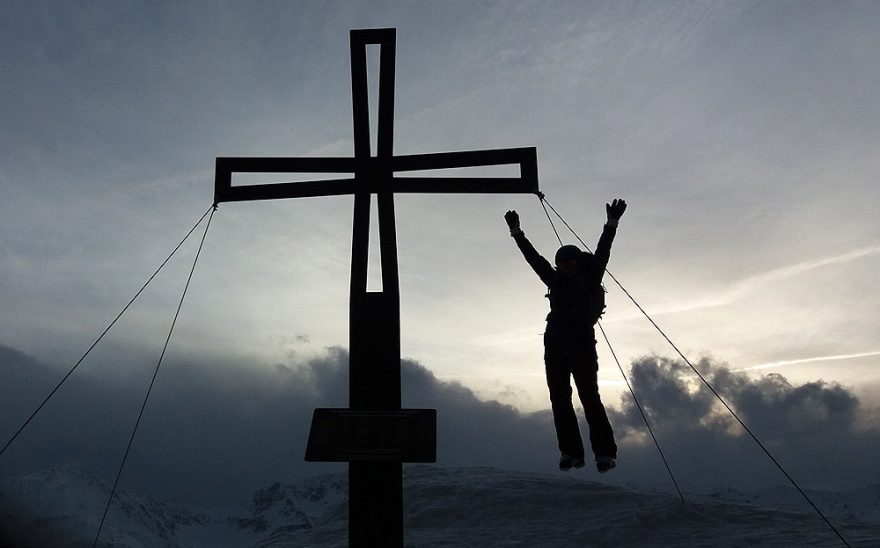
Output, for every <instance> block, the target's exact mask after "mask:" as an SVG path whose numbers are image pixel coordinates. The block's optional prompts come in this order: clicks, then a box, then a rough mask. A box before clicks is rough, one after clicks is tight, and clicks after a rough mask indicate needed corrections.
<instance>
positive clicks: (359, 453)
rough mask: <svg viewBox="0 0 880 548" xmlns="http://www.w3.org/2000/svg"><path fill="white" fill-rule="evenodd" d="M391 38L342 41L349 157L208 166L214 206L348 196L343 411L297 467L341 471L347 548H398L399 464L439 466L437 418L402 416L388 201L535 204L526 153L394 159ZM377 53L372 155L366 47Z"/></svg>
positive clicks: (324, 424) (331, 416)
mask: <svg viewBox="0 0 880 548" xmlns="http://www.w3.org/2000/svg"><path fill="white" fill-rule="evenodd" d="M395 43H396V31H395V29H370V30H352V31H351V91H352V107H353V115H354V157H342V158H340V157H335V158H330V157H319V158H302V157H299V158H231V157H225V158H217V164H216V177H215V188H214V202H215V204H216V203H220V202H231V201H246V200H269V199H279V198H303V197H310V196H336V195H347V194H353V195H354V230H353V234H352V252H351V295H350V316H349V322H350V324H349V360H350V361H349V408H348V409H317V410H316V411H315V416H314V417H313V421H312V431H311V433H310V436H309V446H308V448H307V450H306V460H310V461H347V462H348V463H349V545H350V546H371V547H372V546H383V547H393V546H400V547H402V546H403V469H402V463H403V462H435V461H436V414H435V413H436V412H435V410H433V409H422V410H418V409H401V399H400V287H399V277H398V266H397V236H396V231H395V224H394V223H395V220H394V193H400V192H403V193H429V192H430V193H518V194H527V193H537V192H538V170H537V159H536V152H535V149H534V148H533V147H532V148H508V149H494V150H477V151H466V152H444V153H434V154H414V155H402V156H395V155H394V153H393V142H394V140H393V131H394V62H395V47H396V45H395ZM368 44H377V45H379V48H380V50H379V97H378V104H379V108H378V121H377V124H378V126H377V143H376V145H377V146H376V154H375V156H374V155H372V153H371V147H370V116H369V99H368V94H367V89H368V85H367V45H368ZM497 165H518V166H519V169H520V175H519V176H518V177H405V176H400V175H398V173H400V172H413V171H423V170H441V169H450V168H467V167H478V166H497ZM233 173H351V174H352V176H351V177H347V178H344V179H331V180H316V181H300V182H285V183H272V184H254V185H235V186H234V185H233V184H232V175H233ZM373 194H375V195H376V196H377V205H378V222H379V248H380V253H381V267H382V268H381V270H382V290H381V291H367V265H368V246H369V229H370V200H371V197H372V195H373Z"/></svg>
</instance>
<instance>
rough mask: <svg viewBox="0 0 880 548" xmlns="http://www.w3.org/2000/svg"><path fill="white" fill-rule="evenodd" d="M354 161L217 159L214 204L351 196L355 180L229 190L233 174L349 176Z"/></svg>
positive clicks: (347, 159) (279, 184)
mask: <svg viewBox="0 0 880 548" xmlns="http://www.w3.org/2000/svg"><path fill="white" fill-rule="evenodd" d="M354 172H355V159H354V158H350V157H349V158H271V157H269V158H229V157H224V158H217V163H216V169H215V171H214V203H218V204H219V203H220V202H239V201H249V200H273V199H278V198H307V197H312V196H335V195H338V194H351V193H353V192H354V187H353V186H352V185H353V184H354V178H353V177H352V178H351V179H333V180H326V181H306V182H297V183H273V184H266V185H241V186H232V174H233V173H351V174H352V175H354Z"/></svg>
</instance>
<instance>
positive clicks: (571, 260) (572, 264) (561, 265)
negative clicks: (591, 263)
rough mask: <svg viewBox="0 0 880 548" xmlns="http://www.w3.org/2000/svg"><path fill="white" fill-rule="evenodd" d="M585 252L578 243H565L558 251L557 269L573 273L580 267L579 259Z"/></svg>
mask: <svg viewBox="0 0 880 548" xmlns="http://www.w3.org/2000/svg"><path fill="white" fill-rule="evenodd" d="M581 255H583V252H582V251H581V250H580V249H579V248H578V247H577V246H576V245H564V246H562V247H560V248H559V249H558V250H557V251H556V257H555V262H556V269H557V270H559V271H560V272H564V273H571V272H575V271H577V269H578V260H579V259H580V257H581Z"/></svg>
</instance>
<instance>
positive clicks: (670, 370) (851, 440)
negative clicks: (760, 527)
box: [611, 356, 880, 490]
mask: <svg viewBox="0 0 880 548" xmlns="http://www.w3.org/2000/svg"><path fill="white" fill-rule="evenodd" d="M695 367H696V368H697V369H698V370H699V371H700V372H701V374H702V375H703V376H704V377H705V378H706V379H707V381H708V382H709V383H710V384H711V385H712V386H713V387H714V388H715V390H716V391H717V392H718V393H719V395H720V396H721V397H722V398H723V399H724V400H725V401H726V402H727V404H728V405H729V406H730V407H731V408H733V409H734V411H735V412H736V413H737V415H738V416H739V417H740V418H741V419H742V420H743V422H745V424H746V425H747V426H748V427H749V429H750V430H751V431H752V432H753V433H754V434H755V436H756V437H757V438H758V439H759V440H760V441H761V442H762V443H763V444H764V446H765V447H766V448H767V449H768V450H769V451H770V452H771V453H772V454H773V456H774V458H776V459H777V460H778V461H779V462H780V463H781V464H782V465H783V466H784V467H786V469H787V471H788V472H789V473H790V474H791V475H792V476H793V477H794V478H795V479H796V480H798V479H799V480H800V482H801V483H802V484H806V485H808V486H810V487H825V488H828V487H838V488H840V487H844V486H846V487H853V486H856V485H864V484H871V483H876V482H878V481H880V474H878V471H877V470H876V466H875V464H874V463H873V462H871V459H868V458H866V457H865V456H866V455H876V454H877V451H878V450H880V429H878V423H876V421H874V420H873V417H874V416H875V414H876V411H874V410H870V409H865V408H863V407H862V405H861V404H860V402H859V399H858V398H857V397H856V396H855V395H854V394H853V393H852V392H851V391H850V390H849V389H847V388H845V387H843V386H841V385H839V384H836V383H826V382H824V381H816V382H808V383H806V384H803V385H799V386H795V385H792V384H791V383H789V382H788V380H787V379H786V378H785V377H783V376H782V375H780V374H777V373H771V374H769V375H766V376H763V377H760V378H757V379H755V378H752V377H749V376H746V375H745V374H743V373H739V372H734V371H731V369H730V368H729V367H728V366H727V365H725V364H720V363H717V362H715V361H713V360H710V359H708V358H706V359H703V360H701V361H700V362H698V363H697V364H696V365H695ZM630 376H631V382H632V384H633V389H634V390H635V392H636V394H637V395H638V396H639V398H640V401H641V403H642V406H643V407H644V409H645V412H646V415H647V417H648V420H649V421H650V422H651V423H652V426H653V427H654V429H655V433H656V434H657V438H658V439H659V440H660V444H661V447H662V448H663V449H664V451H667V456H668V457H669V460H670V463H671V467H672V469H673V473H675V472H676V470H677V471H678V476H679V477H680V478H681V479H683V480H684V481H683V483H684V484H685V486H686V487H688V488H690V489H693V490H706V489H711V488H712V487H713V484H714V486H718V485H737V486H741V487H746V488H752V487H759V486H762V485H766V484H768V483H769V484H774V483H780V484H785V483H787V481H786V480H785V478H784V476H782V475H781V473H780V472H779V471H778V469H776V467H775V466H774V465H773V464H772V462H771V461H770V460H769V458H768V457H767V456H766V454H764V453H763V452H762V451H761V449H760V448H759V447H758V445H757V444H756V443H755V442H754V440H752V439H751V437H750V436H749V435H748V434H747V433H746V432H745V431H744V430H743V428H742V427H741V426H740V425H739V424H737V422H736V420H735V419H734V418H733V417H732V415H731V414H730V413H729V412H727V410H726V409H724V407H723V406H722V405H721V404H720V403H719V402H718V400H717V399H716V398H715V396H714V395H713V394H712V393H711V392H710V391H709V390H708V389H707V388H706V387H705V386H703V385H702V383H701V382H700V381H699V380H698V379H697V377H696V375H694V373H693V372H692V371H691V370H690V368H689V367H688V366H687V365H685V364H684V363H682V362H680V361H677V360H671V359H667V358H661V357H656V356H652V357H644V358H641V359H638V360H636V361H635V362H634V363H633V364H632V369H631V373H630ZM611 420H612V423H613V424H615V425H616V428H617V431H618V435H619V437H620V438H621V440H622V442H621V445H622V452H623V453H624V454H627V453H628V454H630V455H632V456H633V457H636V458H637V460H639V462H646V461H647V455H646V453H645V452H646V451H648V450H652V451H654V449H653V447H652V446H651V445H649V443H646V435H645V426H644V422H643V420H642V419H641V416H640V415H639V414H638V409H637V408H636V406H635V403H634V402H633V401H632V399H626V398H624V400H623V401H622V406H621V410H620V411H619V412H617V411H612V412H611ZM647 441H649V440H647Z"/></svg>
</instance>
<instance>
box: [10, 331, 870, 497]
mask: <svg viewBox="0 0 880 548" xmlns="http://www.w3.org/2000/svg"><path fill="white" fill-rule="evenodd" d="M153 359H155V358H153ZM347 364H348V354H347V352H346V351H345V350H343V349H339V348H333V349H328V350H327V351H326V352H325V353H323V354H322V355H320V356H317V357H314V358H311V359H306V360H303V361H302V362H301V363H294V364H276V365H273V366H266V365H263V366H260V365H254V364H252V363H247V362H246V360H244V359H242V360H238V361H236V360H232V359H229V358H222V359H221V358H216V357H215V358H208V357H204V356H201V357H195V356H191V357H189V358H187V359H181V358H178V359H174V358H173V357H169V361H168V362H167V363H165V364H163V366H162V370H161V371H160V374H159V379H158V381H157V384H156V387H155V389H154V392H153V396H152V398H151V401H150V405H149V406H148V408H147V412H146V414H145V416H144V419H143V422H142V423H141V429H140V431H139V434H138V437H137V439H136V440H135V443H134V446H133V448H132V453H131V455H130V457H129V461H128V464H127V466H126V470H125V474H124V475H123V478H122V483H121V485H122V488H124V489H127V490H132V491H136V492H140V493H142V494H145V495H153V496H157V497H162V498H165V499H168V500H176V501H182V502H193V503H198V504H210V505H223V504H228V503H236V502H241V501H245V500H247V499H248V498H249V496H250V495H251V494H252V493H253V491H254V490H255V489H256V488H260V487H263V486H265V485H268V484H270V483H272V482H274V481H279V480H280V481H293V480H297V479H301V478H303V477H307V476H311V475H315V474H318V473H323V472H327V471H343V470H344V469H345V468H344V465H340V464H314V463H306V462H304V461H303V455H304V451H305V443H306V439H307V435H308V428H309V423H310V420H311V414H312V410H313V409H314V408H315V407H345V406H346V405H347V385H348V375H347V369H348V367H347ZM153 365H155V364H154V362H153V363H151V360H150V359H149V358H143V359H142V358H139V357H134V356H125V357H117V359H115V360H113V359H109V358H104V359H103V361H102V360H98V363H92V364H90V363H88V362H86V363H84V364H83V365H82V366H81V369H82V371H79V370H78V371H77V372H76V374H75V375H74V376H73V377H71V379H70V380H69V381H68V383H67V384H65V385H64V387H62V389H61V390H60V391H59V392H58V394H57V395H56V396H55V397H54V398H53V400H52V401H51V402H50V403H49V404H48V405H47V406H46V408H45V409H44V410H43V412H41V414H40V415H38V416H37V418H36V419H35V420H34V422H33V423H32V424H31V425H30V427H29V428H28V429H27V430H25V432H24V433H23V434H22V436H20V437H19V439H18V440H16V442H15V444H14V445H13V446H12V447H11V448H10V449H9V451H7V453H6V454H4V455H3V457H0V475H5V474H16V473H21V472H24V471H27V470H37V469H43V468H48V467H53V466H61V465H64V464H75V465H79V466H83V467H85V468H87V469H89V470H91V471H93V473H95V474H96V475H98V476H100V477H104V478H108V479H109V480H110V481H112V477H113V475H114V473H115V467H116V466H118V463H119V461H120V459H121V458H122V454H123V452H124V449H125V444H126V443H127V440H128V433H129V431H130V428H131V426H132V424H133V422H134V420H135V418H136V415H137V411H138V409H139V406H140V403H141V401H142V399H143V395H144V391H145V390H146V387H147V384H148V382H149V378H150V376H151V375H152V366H153ZM697 367H698V369H700V370H701V372H702V373H703V374H704V375H705V376H706V378H707V379H709V380H710V382H711V383H712V384H713V386H715V387H716V389H717V390H718V391H719V393H721V395H722V396H723V397H724V398H725V399H726V400H727V401H728V402H729V403H730V405H731V406H732V407H733V408H734V409H736V410H737V412H738V414H739V415H740V417H741V418H742V419H743V420H744V421H745V422H746V423H747V424H748V425H749V426H750V428H751V429H752V431H753V432H754V433H755V434H756V435H757V436H758V437H759V438H760V439H761V440H762V441H763V442H764V443H765V445H766V446H767V447H768V448H769V449H770V451H771V452H772V453H773V454H774V456H775V457H776V458H777V459H778V460H779V462H781V463H782V464H783V465H784V466H785V467H786V468H787V470H788V471H789V472H790V473H791V474H792V476H793V477H795V478H796V479H798V480H799V481H800V482H801V483H802V485H804V486H806V487H817V488H850V487H854V486H856V485H864V484H870V483H880V471H878V469H877V467H876V463H875V461H874V458H875V457H876V455H877V454H880V430H878V428H877V423H876V421H874V418H875V417H874V416H873V414H874V413H875V411H873V410H866V409H864V408H863V407H861V406H860V404H859V400H858V399H857V398H856V397H855V396H854V395H853V393H852V392H850V391H849V390H847V389H846V388H844V387H842V386H838V385H836V384H827V383H823V382H813V383H809V384H805V385H802V386H792V385H790V384H789V383H788V382H787V381H786V380H785V379H784V378H783V377H782V376H780V375H775V374H772V375H767V376H765V377H763V378H761V379H758V380H753V379H749V378H747V377H745V376H742V375H739V374H736V373H732V372H731V371H730V370H729V369H728V368H727V367H725V366H723V365H720V364H717V363H715V362H713V361H712V360H709V359H704V360H702V361H701V362H699V363H698V364H697ZM63 373H64V372H63V371H61V370H60V369H55V368H51V367H47V366H45V365H43V364H41V363H39V362H38V361H37V360H35V359H33V358H30V357H28V356H26V355H24V354H22V353H20V352H18V351H16V350H14V349H12V348H8V347H4V346H0V442H2V443H4V444H5V442H6V440H7V439H8V438H9V436H11V434H12V433H13V432H14V431H15V430H16V429H17V428H18V426H19V425H20V424H21V422H22V421H23V420H24V419H25V418H26V417H27V415H28V414H29V413H30V412H31V411H32V410H33V408H34V407H35V405H36V404H37V403H39V402H40V401H41V400H42V398H43V397H45V395H46V394H47V393H48V391H49V390H51V388H52V387H53V386H54V385H55V383H57V382H58V380H59V379H60V378H61V376H63ZM630 377H631V382H632V383H633V387H634V389H635V391H636V393H637V394H638V395H639V396H640V401H641V402H642V405H643V406H644V409H645V411H646V413H647V415H648V417H649V420H650V421H651V423H652V425H653V426H654V429H655V433H656V435H657V438H658V439H659V441H660V443H661V446H662V448H663V450H664V452H665V453H666V456H667V458H668V460H669V462H670V466H671V467H672V470H673V472H674V473H675V474H676V476H677V478H678V480H679V483H680V485H681V487H682V488H683V489H684V490H685V491H686V492H702V491H706V490H710V489H713V488H716V487H720V486H729V487H734V488H738V489H749V488H755V487H760V486H766V485H770V484H783V483H786V480H785V479H784V477H783V476H782V475H781V474H780V473H779V472H778V470H776V468H775V467H774V466H773V464H772V463H771V462H770V461H769V459H768V458H767V457H766V456H765V455H764V454H763V453H762V452H761V451H760V449H758V448H757V446H756V445H755V443H754V442H753V441H752V440H751V439H750V438H749V437H748V436H746V435H744V433H743V431H742V429H741V428H740V427H739V426H738V425H737V424H736V423H735V422H734V420H733V419H732V418H731V417H730V415H729V414H728V413H726V411H724V410H723V408H721V407H720V405H719V404H718V403H717V400H715V398H714V396H713V395H712V394H711V393H710V392H709V391H708V390H707V389H705V388H704V387H701V386H697V384H694V381H695V379H696V377H695V376H694V375H693V373H692V372H691V371H690V370H689V369H688V368H687V366H686V365H684V364H682V363H680V362H678V361H674V360H669V359H665V358H659V357H644V358H641V359H639V360H636V361H635V362H634V363H633V364H632V370H631V375H630ZM403 400H404V406H406V407H432V408H436V409H438V465H441V466H472V465H473V466H477V465H479V466H493V467H499V468H507V469H517V470H526V471H537V472H547V473H559V472H558V471H556V470H555V464H556V462H555V461H556V458H557V453H556V448H555V437H554V434H553V428H552V419H551V417H550V414H549V411H545V412H538V413H529V414H524V413H520V412H519V411H517V410H516V409H514V408H513V407H510V406H507V405H504V404H501V403H498V402H494V401H482V400H480V399H478V398H477V397H476V396H475V395H474V393H473V392H472V391H471V390H469V389H468V388H466V387H464V386H462V385H460V384H458V383H449V382H442V381H440V380H438V379H437V378H436V377H434V375H433V374H432V373H431V372H430V371H429V370H428V369H426V368H425V367H423V366H422V365H419V364H418V363H416V362H413V361H409V360H407V361H404V364H403ZM612 403H617V402H612ZM618 407H619V409H620V410H619V411H618V410H612V411H611V420H612V424H613V425H614V427H615V430H616V432H617V436H618V439H619V443H620V459H619V460H620V467H619V468H618V469H617V470H615V471H614V472H613V473H611V474H607V475H604V476H599V475H598V474H596V473H595V471H594V470H591V469H590V468H585V469H583V470H580V471H577V472H574V473H576V474H579V475H582V476H586V477H589V478H590V479H596V480H599V479H601V481H603V482H610V483H616V484H622V485H630V486H637V487H641V488H652V489H661V490H670V492H671V490H672V484H671V482H670V480H669V479H668V475H667V474H666V472H665V469H664V468H663V465H662V462H661V461H660V459H659V457H658V454H657V451H656V449H655V447H654V445H653V442H652V441H651V438H650V436H648V435H647V431H646V430H645V427H644V422H643V421H642V418H641V416H640V415H639V413H638V410H637V409H636V407H635V405H634V404H633V402H632V400H631V398H625V399H624V400H623V401H622V402H620V404H619V405H618ZM582 427H583V429H584V432H585V431H586V425H585V424H583V425H582ZM413 466H423V465H413Z"/></svg>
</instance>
